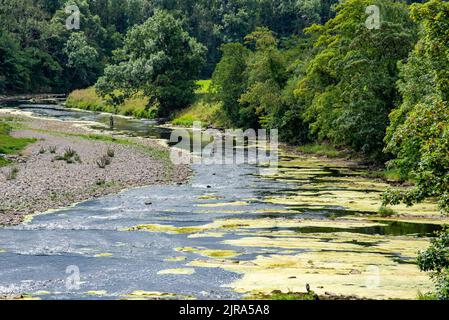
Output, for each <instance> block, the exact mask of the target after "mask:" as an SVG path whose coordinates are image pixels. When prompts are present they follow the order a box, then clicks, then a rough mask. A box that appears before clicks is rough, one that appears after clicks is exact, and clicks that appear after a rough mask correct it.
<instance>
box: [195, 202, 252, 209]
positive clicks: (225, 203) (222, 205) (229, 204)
mask: <svg viewBox="0 0 449 320" xmlns="http://www.w3.org/2000/svg"><path fill="white" fill-rule="evenodd" d="M247 205H249V203H248V202H245V201H234V202H222V203H200V204H197V205H196V206H197V207H210V208H215V207H227V206H235V207H237V206H247Z"/></svg>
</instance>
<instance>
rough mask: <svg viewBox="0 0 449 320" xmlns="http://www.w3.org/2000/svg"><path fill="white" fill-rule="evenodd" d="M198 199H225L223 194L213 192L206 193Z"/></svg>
mask: <svg viewBox="0 0 449 320" xmlns="http://www.w3.org/2000/svg"><path fill="white" fill-rule="evenodd" d="M198 199H200V200H220V199H224V197H223V196H216V195H213V194H206V195H203V196H198Z"/></svg>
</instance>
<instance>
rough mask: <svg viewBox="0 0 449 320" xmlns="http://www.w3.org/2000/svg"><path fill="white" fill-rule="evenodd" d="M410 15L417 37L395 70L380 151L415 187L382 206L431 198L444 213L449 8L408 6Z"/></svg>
mask: <svg viewBox="0 0 449 320" xmlns="http://www.w3.org/2000/svg"><path fill="white" fill-rule="evenodd" d="M411 14H412V17H413V19H414V20H415V21H417V22H420V24H421V26H422V37H421V40H420V41H419V43H418V44H417V45H416V46H415V49H414V51H413V52H412V53H411V55H410V57H409V60H408V62H407V63H406V64H404V65H402V66H401V80H400V81H399V88H400V92H401V94H402V96H403V103H402V104H401V105H400V107H399V108H397V109H396V110H394V111H393V112H392V113H391V115H390V118H391V125H390V127H389V129H388V135H387V137H386V142H387V147H386V151H387V152H392V153H393V154H394V155H395V156H396V158H395V159H394V160H393V161H391V162H390V166H393V167H396V168H399V169H400V170H401V172H402V174H403V175H404V176H408V177H411V178H412V179H413V180H414V181H415V186H414V187H413V188H411V189H409V190H406V191H394V190H390V191H388V192H387V193H386V194H385V195H384V202H385V203H386V204H398V203H401V202H403V203H406V204H408V205H412V204H414V203H417V202H421V201H424V200H425V199H427V198H434V197H435V198H437V199H438V203H439V207H440V209H441V211H442V212H445V213H449V100H448V99H449V68H448V65H449V35H448V33H447V30H448V28H449V3H447V2H444V1H441V0H432V1H429V2H427V3H425V4H422V5H420V4H414V5H412V10H411Z"/></svg>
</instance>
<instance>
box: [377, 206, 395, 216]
mask: <svg viewBox="0 0 449 320" xmlns="http://www.w3.org/2000/svg"><path fill="white" fill-rule="evenodd" d="M378 213H379V215H380V216H381V217H391V216H394V215H395V214H396V212H395V211H394V210H393V209H391V208H387V207H385V206H381V207H380V208H379V211H378Z"/></svg>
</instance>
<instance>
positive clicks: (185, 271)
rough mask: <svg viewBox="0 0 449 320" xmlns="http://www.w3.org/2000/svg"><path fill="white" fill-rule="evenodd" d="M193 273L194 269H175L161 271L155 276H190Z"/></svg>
mask: <svg viewBox="0 0 449 320" xmlns="http://www.w3.org/2000/svg"><path fill="white" fill-rule="evenodd" d="M194 273H195V269H193V268H175V269H166V270H161V271H159V272H158V273H157V274H161V275H163V274H174V275H191V274H194Z"/></svg>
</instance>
